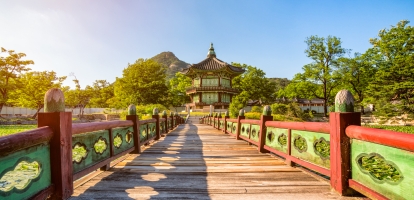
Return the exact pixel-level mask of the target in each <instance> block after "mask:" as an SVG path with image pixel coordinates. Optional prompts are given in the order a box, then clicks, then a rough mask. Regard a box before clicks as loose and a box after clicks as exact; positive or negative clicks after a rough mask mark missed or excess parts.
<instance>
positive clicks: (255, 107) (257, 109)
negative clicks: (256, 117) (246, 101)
mask: <svg viewBox="0 0 414 200" xmlns="http://www.w3.org/2000/svg"><path fill="white" fill-rule="evenodd" d="M262 111H263V108H262V107H261V106H253V107H252V110H251V111H250V112H253V113H262Z"/></svg>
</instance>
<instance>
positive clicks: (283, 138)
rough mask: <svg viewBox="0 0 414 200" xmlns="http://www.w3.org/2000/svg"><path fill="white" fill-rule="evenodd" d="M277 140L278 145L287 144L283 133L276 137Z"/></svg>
mask: <svg viewBox="0 0 414 200" xmlns="http://www.w3.org/2000/svg"><path fill="white" fill-rule="evenodd" d="M277 141H278V142H279V144H280V145H282V146H285V145H286V144H287V136H286V135H285V134H281V135H279V137H277Z"/></svg>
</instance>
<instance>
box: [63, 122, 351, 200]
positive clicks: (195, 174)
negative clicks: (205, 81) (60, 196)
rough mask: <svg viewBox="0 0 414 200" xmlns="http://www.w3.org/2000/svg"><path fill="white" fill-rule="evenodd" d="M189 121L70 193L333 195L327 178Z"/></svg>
mask: <svg viewBox="0 0 414 200" xmlns="http://www.w3.org/2000/svg"><path fill="white" fill-rule="evenodd" d="M194 121H198V119H197V120H196V118H195V117H193V118H192V120H190V122H188V123H187V124H182V125H180V126H178V127H177V128H176V129H175V130H174V131H173V132H171V133H169V134H168V135H167V136H166V137H163V138H162V139H161V140H159V141H157V142H155V143H152V144H151V145H149V146H147V147H146V148H145V149H144V150H143V152H142V153H141V154H138V155H137V154H135V155H134V154H130V155H128V157H127V158H126V159H125V160H123V161H121V162H119V163H118V164H116V165H115V166H113V167H112V168H111V169H109V170H108V171H104V172H102V173H100V174H99V175H97V176H95V177H94V178H92V179H91V180H90V181H87V182H85V183H83V184H81V185H80V186H78V187H76V188H75V190H74V194H73V196H72V198H71V199H85V198H86V199H89V198H96V199H105V198H111V199H131V198H132V199H339V197H340V196H339V195H338V194H336V193H334V192H331V190H330V185H329V182H328V181H327V180H324V179H323V178H320V177H318V176H317V175H311V174H310V173H306V172H304V170H301V169H299V168H293V167H290V166H287V165H286V164H285V163H284V161H283V160H281V159H279V158H277V157H275V156H272V155H270V154H261V153H259V152H258V151H257V148H256V146H253V145H248V143H246V142H244V141H241V140H235V139H234V137H232V136H229V135H226V134H223V132H222V131H218V130H217V129H214V128H212V127H211V126H208V125H204V124H197V123H192V122H194ZM342 198H343V197H342Z"/></svg>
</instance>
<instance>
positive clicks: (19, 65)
mask: <svg viewBox="0 0 414 200" xmlns="http://www.w3.org/2000/svg"><path fill="white" fill-rule="evenodd" d="M5 52H7V53H8V54H9V55H8V56H7V57H3V56H1V57H0V112H1V110H2V109H3V106H4V104H5V103H6V102H7V101H8V99H9V92H10V91H12V90H14V89H16V88H17V87H19V85H17V84H16V79H17V78H18V74H20V73H22V72H25V71H29V70H31V69H30V68H28V67H26V65H33V64H34V62H33V61H32V60H22V58H23V57H26V54H24V53H15V52H14V50H6V49H4V48H3V47H1V53H5Z"/></svg>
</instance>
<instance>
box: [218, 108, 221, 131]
mask: <svg viewBox="0 0 414 200" xmlns="http://www.w3.org/2000/svg"><path fill="white" fill-rule="evenodd" d="M220 119H221V112H219V113H218V115H217V130H220Z"/></svg>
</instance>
